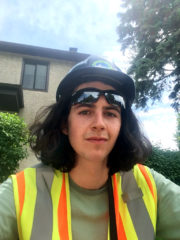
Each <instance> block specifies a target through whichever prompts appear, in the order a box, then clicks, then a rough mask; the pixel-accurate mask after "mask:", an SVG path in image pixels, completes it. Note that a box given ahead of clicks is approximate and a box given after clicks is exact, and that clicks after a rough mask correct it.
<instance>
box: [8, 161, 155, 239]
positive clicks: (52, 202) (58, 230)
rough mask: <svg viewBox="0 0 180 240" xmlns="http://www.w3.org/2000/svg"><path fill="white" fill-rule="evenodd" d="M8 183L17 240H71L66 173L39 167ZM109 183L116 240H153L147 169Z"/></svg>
mask: <svg viewBox="0 0 180 240" xmlns="http://www.w3.org/2000/svg"><path fill="white" fill-rule="evenodd" d="M12 180H13V189H14V200H15V207H16V215H17V224H18V232H19V239H20V240H33V239H38V240H41V239H43V240H50V239H52V240H58V239H59V240H72V232H71V204H70V191H69V178H68V173H62V172H60V171H59V170H54V169H52V168H51V167H47V166H43V165H42V166H40V167H36V168H27V169H25V170H24V171H22V172H20V173H17V174H16V175H12ZM112 183H113V195H114V204H115V215H116V225H117V235H118V240H138V239H139V240H153V239H155V232H156V218H157V191H156V185H155V181H154V179H153V177H152V175H151V172H150V170H149V168H148V167H145V166H143V165H140V164H137V165H135V166H134V168H133V169H132V170H131V171H129V172H120V173H116V174H114V175H113V176H112ZM108 232H109V231H108ZM108 239H110V237H109V233H108Z"/></svg>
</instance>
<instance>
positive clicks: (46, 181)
mask: <svg viewBox="0 0 180 240" xmlns="http://www.w3.org/2000/svg"><path fill="white" fill-rule="evenodd" d="M53 177H54V172H53V169H51V168H50V167H46V166H43V167H42V165H40V166H39V167H37V166H36V185H37V199H36V205H35V212H34V222H33V226H32V232H31V240H37V239H38V240H51V239H52V228H53V216H52V212H53V210H52V200H51V186H52V182H53Z"/></svg>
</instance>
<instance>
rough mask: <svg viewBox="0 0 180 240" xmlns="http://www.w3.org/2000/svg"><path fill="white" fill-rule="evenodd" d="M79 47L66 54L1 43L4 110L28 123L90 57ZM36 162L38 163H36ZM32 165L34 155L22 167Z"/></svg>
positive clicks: (0, 85)
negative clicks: (79, 49)
mask: <svg viewBox="0 0 180 240" xmlns="http://www.w3.org/2000/svg"><path fill="white" fill-rule="evenodd" d="M88 56H89V55H88V54H83V53H78V52H77V49H76V48H70V49H69V51H62V50H56V49H50V48H43V47H37V46H30V45H24V44H17V43H10V42H2V41H0V111H9V112H17V113H18V114H19V116H20V117H22V118H24V120H25V121H26V123H27V124H31V123H32V121H33V120H34V117H35V115H36V112H37V111H38V110H39V109H40V108H41V107H42V106H48V105H50V104H52V103H54V102H55V93H56V89H57V86H58V84H59V82H60V81H61V79H62V78H63V77H64V76H65V75H66V74H67V72H68V71H69V69H70V68H71V67H72V66H73V65H74V64H76V63H77V62H80V61H82V60H84V59H85V58H87V57H88ZM34 161H35V162H36V160H34ZM27 165H32V155H31V156H30V157H29V159H27V160H26V161H25V162H24V163H23V162H22V164H21V168H24V167H25V166H27Z"/></svg>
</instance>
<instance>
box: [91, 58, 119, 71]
mask: <svg viewBox="0 0 180 240" xmlns="http://www.w3.org/2000/svg"><path fill="white" fill-rule="evenodd" d="M92 67H102V68H106V69H113V70H116V69H115V68H114V67H113V66H112V65H111V63H109V62H107V61H105V60H97V61H94V62H93V63H92Z"/></svg>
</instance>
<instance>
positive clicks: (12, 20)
mask: <svg viewBox="0 0 180 240" xmlns="http://www.w3.org/2000/svg"><path fill="white" fill-rule="evenodd" d="M120 4H121V0H98V1H97V0H79V1H77V0H76V1H75V0H51V1H48V0H38V1H34V0H0V40H1V41H8V42H16V43H23V44H29V45H34V46H41V47H48V48H54V49H61V50H69V47H76V48H78V52H82V53H89V54H95V55H100V56H105V57H107V58H109V59H111V60H113V61H114V62H115V63H116V64H117V65H118V66H119V67H120V68H121V69H122V71H126V70H127V68H128V63H129V62H130V60H131V53H130V52H126V53H125V55H123V54H122V53H121V52H120V44H119V43H118V42H117V40H118V35H117V33H116V28H117V26H118V23H119V20H118V17H117V13H118V12H119V11H122V9H121V8H120ZM169 103H170V102H169V99H168V98H167V96H166V95H165V96H164V97H163V104H162V103H160V104H158V105H155V106H154V107H153V108H151V109H149V110H148V111H147V112H143V111H137V115H138V118H139V120H140V122H142V126H143V128H144V130H145V132H146V134H147V136H148V137H149V138H150V140H151V141H153V143H158V144H159V145H161V146H162V147H164V148H176V143H175V141H174V136H173V135H174V134H175V130H176V116H175V114H174V111H173V110H172V109H171V108H170V107H169Z"/></svg>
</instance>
